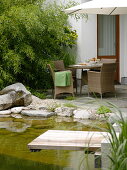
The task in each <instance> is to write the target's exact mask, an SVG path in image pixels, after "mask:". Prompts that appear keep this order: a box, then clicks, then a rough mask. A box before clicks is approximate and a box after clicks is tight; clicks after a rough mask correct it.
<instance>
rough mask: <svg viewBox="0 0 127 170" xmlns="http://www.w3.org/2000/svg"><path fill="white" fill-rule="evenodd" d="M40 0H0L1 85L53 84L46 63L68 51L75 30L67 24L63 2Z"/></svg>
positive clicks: (69, 60)
mask: <svg viewBox="0 0 127 170" xmlns="http://www.w3.org/2000/svg"><path fill="white" fill-rule="evenodd" d="M44 2H45V1H42V0H40V1H39V0H22V1H21V0H9V1H8V0H1V1H0V61H1V63H0V88H2V87H3V86H6V85H8V84H11V83H14V82H17V81H18V82H22V83H23V84H25V85H27V86H29V87H31V88H33V89H44V88H45V89H46V88H50V87H51V86H52V81H51V76H50V74H49V72H48V70H47V68H46V64H47V63H48V62H51V60H57V59H63V60H65V64H66V65H68V64H71V63H74V60H75V57H73V56H72V55H70V50H71V48H72V47H73V46H74V45H75V43H76V42H75V40H76V38H77V34H76V32H75V31H74V30H72V29H71V27H70V26H69V24H68V21H67V19H68V16H67V15H66V14H65V13H64V12H62V10H61V9H62V8H63V7H64V6H62V5H61V6H58V5H56V3H54V4H52V5H51V4H47V5H45V3H44Z"/></svg>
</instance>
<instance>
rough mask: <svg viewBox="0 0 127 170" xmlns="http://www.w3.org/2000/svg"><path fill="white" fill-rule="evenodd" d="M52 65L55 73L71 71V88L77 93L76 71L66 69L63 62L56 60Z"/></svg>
mask: <svg viewBox="0 0 127 170" xmlns="http://www.w3.org/2000/svg"><path fill="white" fill-rule="evenodd" d="M53 64H54V70H55V71H65V70H71V71H72V77H73V87H74V88H76V93H77V78H76V69H70V68H69V69H66V68H65V65H64V62H63V60H56V61H53Z"/></svg>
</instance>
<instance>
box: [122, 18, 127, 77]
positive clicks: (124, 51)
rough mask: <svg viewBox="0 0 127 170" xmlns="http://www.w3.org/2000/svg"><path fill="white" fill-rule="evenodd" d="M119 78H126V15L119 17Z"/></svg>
mask: <svg viewBox="0 0 127 170" xmlns="http://www.w3.org/2000/svg"><path fill="white" fill-rule="evenodd" d="M120 77H127V15H121V16H120Z"/></svg>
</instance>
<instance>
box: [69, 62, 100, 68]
mask: <svg viewBox="0 0 127 170" xmlns="http://www.w3.org/2000/svg"><path fill="white" fill-rule="evenodd" d="M101 66H102V63H92V64H91V63H88V64H75V65H69V68H72V69H96V68H98V69H99V68H101Z"/></svg>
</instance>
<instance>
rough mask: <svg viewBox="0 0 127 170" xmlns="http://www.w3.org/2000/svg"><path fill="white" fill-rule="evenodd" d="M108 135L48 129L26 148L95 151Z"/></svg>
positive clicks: (32, 149)
mask: <svg viewBox="0 0 127 170" xmlns="http://www.w3.org/2000/svg"><path fill="white" fill-rule="evenodd" d="M108 135H109V134H108V133H107V132H95V131H94V132H93V131H66V130H48V131H46V132H45V133H43V134H42V135H40V136H39V137H37V138H36V139H34V140H33V141H32V142H31V143H29V144H28V148H29V149H30V150H31V151H40V150H42V149H49V150H50V149H56V150H84V149H88V150H89V151H93V152H95V151H96V150H99V149H100V148H101V142H102V140H103V139H105V138H107V137H108Z"/></svg>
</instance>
